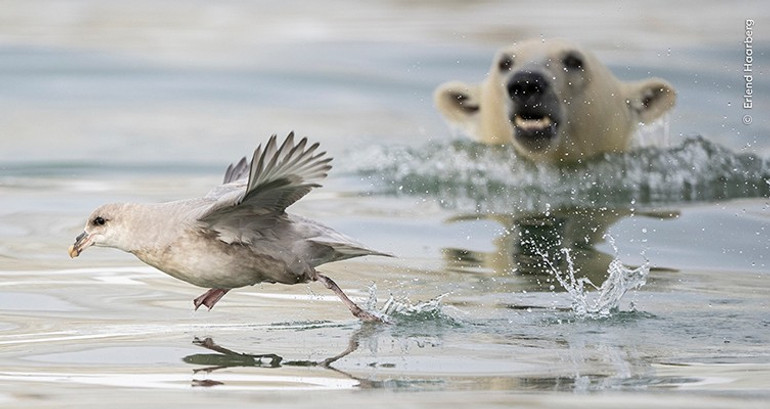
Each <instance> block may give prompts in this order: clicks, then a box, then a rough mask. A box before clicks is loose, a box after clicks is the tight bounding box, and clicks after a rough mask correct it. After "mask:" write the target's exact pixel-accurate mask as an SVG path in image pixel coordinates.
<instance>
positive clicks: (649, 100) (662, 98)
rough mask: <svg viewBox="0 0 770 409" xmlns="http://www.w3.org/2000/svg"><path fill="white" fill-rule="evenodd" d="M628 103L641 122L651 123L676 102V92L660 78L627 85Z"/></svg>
mask: <svg viewBox="0 0 770 409" xmlns="http://www.w3.org/2000/svg"><path fill="white" fill-rule="evenodd" d="M626 89H627V93H626V102H627V103H628V107H629V108H630V109H631V111H632V112H634V113H636V115H637V118H639V121H641V122H644V123H650V122H652V121H654V120H656V119H658V118H659V117H660V116H662V115H663V114H665V113H666V111H668V110H669V109H671V107H673V106H674V103H675V102H676V91H675V90H674V87H672V86H671V84H669V83H668V82H666V81H664V80H662V79H659V78H650V79H647V80H644V81H639V82H634V83H631V84H628V85H627V88H626Z"/></svg>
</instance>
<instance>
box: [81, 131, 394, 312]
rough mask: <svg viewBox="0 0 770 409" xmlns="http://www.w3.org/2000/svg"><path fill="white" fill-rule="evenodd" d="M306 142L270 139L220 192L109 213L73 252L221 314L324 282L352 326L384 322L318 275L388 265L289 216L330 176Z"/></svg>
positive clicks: (326, 162)
mask: <svg viewBox="0 0 770 409" xmlns="http://www.w3.org/2000/svg"><path fill="white" fill-rule="evenodd" d="M317 150H318V143H314V144H312V145H310V146H308V142H307V138H302V139H301V140H300V141H299V142H298V143H296V144H295V143H294V133H293V132H292V133H290V134H289V136H288V137H287V138H286V139H285V140H284V142H283V143H282V144H281V145H280V147H279V146H278V144H277V142H276V136H275V135H273V136H272V137H271V138H270V139H269V140H268V142H267V144H265V147H264V149H263V148H262V145H261V144H260V145H259V146H258V147H257V149H256V150H255V151H254V155H253V157H252V159H251V163H249V162H248V161H247V160H246V158H245V157H244V158H243V159H241V160H240V162H238V163H237V164H231V165H230V166H229V167H228V168H227V171H226V172H225V178H224V182H223V184H222V185H220V186H217V187H216V188H214V189H212V190H211V191H210V192H209V193H208V194H206V196H204V197H202V198H196V199H189V200H179V201H173V202H167V203H155V204H138V203H112V204H106V205H103V206H100V207H99V208H97V209H96V210H94V211H93V212H92V213H91V215H90V216H89V217H88V221H87V222H86V226H85V229H84V231H83V233H81V234H80V235H79V236H78V237H77V238H76V239H75V244H73V245H72V246H70V248H69V255H70V257H73V258H74V257H77V256H79V255H80V253H81V252H82V251H83V250H85V249H86V248H88V247H91V246H100V247H114V248H117V249H120V250H123V251H126V252H129V253H131V254H133V255H135V256H136V257H138V258H139V259H140V260H142V261H143V262H145V263H147V264H149V265H151V266H153V267H155V268H157V269H159V270H161V271H163V272H164V273H166V274H168V275H170V276H172V277H174V278H177V279H179V280H182V281H186V282H188V283H190V284H193V285H196V286H199V287H204V288H210V290H208V291H206V292H205V293H204V294H202V295H201V296H200V297H198V298H196V299H195V300H193V303H194V305H195V309H196V310H197V309H198V308H199V307H200V306H201V305H205V306H206V307H208V308H209V309H211V308H213V307H214V304H216V303H217V302H218V301H219V300H220V299H221V298H222V297H223V296H224V295H225V294H226V293H227V292H228V291H230V290H231V289H233V288H239V287H244V286H249V285H254V284H257V283H262V282H267V283H282V284H298V283H305V282H310V281H320V282H321V283H322V284H323V285H324V286H326V287H327V288H329V289H330V290H332V291H334V293H335V294H337V296H339V298H340V299H342V301H343V302H344V303H345V305H347V307H348V308H349V309H350V311H351V312H352V313H353V315H354V316H356V317H358V318H359V319H361V320H363V321H380V319H379V318H378V317H376V316H375V315H373V314H372V313H369V312H367V311H364V310H363V309H362V308H361V307H359V306H358V305H356V304H355V303H354V302H353V301H352V300H350V298H348V297H347V296H346V295H345V293H344V292H343V291H342V290H341V289H340V287H339V286H337V284H336V283H335V282H334V281H332V280H331V279H330V278H329V277H327V276H325V275H323V274H321V273H319V272H318V271H317V270H316V269H315V267H317V266H319V265H321V264H324V263H328V262H331V261H338V260H345V259H348V258H352V257H359V256H367V255H378V256H390V255H389V254H386V253H381V252H378V251H374V250H371V249H368V248H366V247H364V246H363V245H361V244H359V243H357V242H355V241H354V240H352V239H350V238H349V237H347V236H345V235H343V234H341V233H338V232H336V231H334V230H333V229H331V228H329V227H326V226H324V225H322V224H320V223H317V222H314V221H312V220H309V219H306V218H304V217H300V216H296V215H291V214H288V213H286V211H285V210H286V208H287V207H289V206H290V205H291V204H292V203H294V202H296V201H297V200H299V199H301V198H302V197H303V196H305V195H306V194H307V193H308V192H310V190H311V189H313V188H314V187H320V186H321V185H319V184H318V183H317V182H318V181H320V180H322V179H323V178H325V177H326V175H327V172H329V170H330V169H331V165H330V162H331V160H332V158H330V157H327V156H326V152H320V153H316V151H317Z"/></svg>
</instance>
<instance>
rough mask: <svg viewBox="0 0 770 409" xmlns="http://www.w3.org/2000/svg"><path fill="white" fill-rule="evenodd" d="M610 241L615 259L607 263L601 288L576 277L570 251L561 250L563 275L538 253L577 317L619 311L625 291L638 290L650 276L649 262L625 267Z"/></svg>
mask: <svg viewBox="0 0 770 409" xmlns="http://www.w3.org/2000/svg"><path fill="white" fill-rule="evenodd" d="M609 242H610V244H611V245H612V247H613V248H614V249H615V258H614V259H613V260H612V261H611V262H610V265H609V267H608V269H607V273H608V276H607V279H605V280H604V282H603V283H602V285H601V286H600V287H597V286H596V285H595V284H594V283H593V282H591V280H590V279H588V278H587V277H580V278H576V277H575V266H574V264H573V261H572V256H571V255H570V251H569V249H562V252H563V253H564V257H565V258H566V260H567V271H566V273H565V272H562V271H561V270H560V269H559V268H557V267H556V266H555V265H554V264H553V262H551V260H550V259H549V258H548V256H547V254H545V253H543V252H540V255H541V256H542V257H543V260H544V262H545V264H546V265H547V266H548V267H549V269H550V270H551V273H552V274H553V275H554V277H555V278H556V280H557V281H558V282H559V284H561V286H562V287H563V288H564V289H565V290H566V291H567V294H569V297H570V298H571V299H572V310H573V311H574V313H575V315H577V316H578V317H579V318H606V317H609V316H611V315H612V314H613V313H615V312H617V311H618V308H619V305H620V300H621V299H622V298H623V296H624V295H625V294H626V292H628V291H629V290H632V289H636V288H640V287H642V286H643V285H645V284H646V283H647V277H648V275H649V273H650V266H649V263H647V262H645V263H644V264H643V265H642V266H640V267H637V268H634V269H632V268H628V267H626V266H624V265H623V263H622V262H621V261H620V259H619V258H618V256H617V248H616V247H615V243H614V241H613V239H612V238H611V237H610V238H609ZM591 290H596V291H595V292H594V291H591Z"/></svg>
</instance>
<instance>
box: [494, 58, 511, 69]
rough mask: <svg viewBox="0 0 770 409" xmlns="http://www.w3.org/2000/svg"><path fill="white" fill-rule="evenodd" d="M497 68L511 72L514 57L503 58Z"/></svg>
mask: <svg viewBox="0 0 770 409" xmlns="http://www.w3.org/2000/svg"><path fill="white" fill-rule="evenodd" d="M497 68H498V69H500V71H510V70H511V68H513V57H511V56H510V55H504V56H502V57H501V58H500V61H498V62H497Z"/></svg>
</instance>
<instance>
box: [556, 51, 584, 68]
mask: <svg viewBox="0 0 770 409" xmlns="http://www.w3.org/2000/svg"><path fill="white" fill-rule="evenodd" d="M561 62H562V64H564V68H566V69H567V70H582V69H583V59H582V58H580V56H579V55H577V54H575V53H569V54H567V55H566V56H564V58H563V59H562V61H561Z"/></svg>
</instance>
